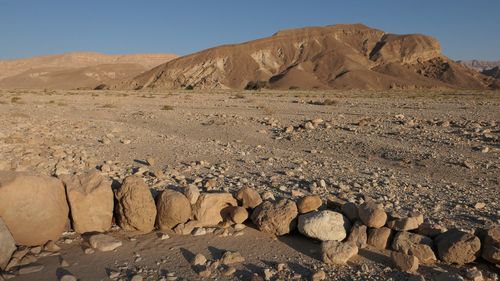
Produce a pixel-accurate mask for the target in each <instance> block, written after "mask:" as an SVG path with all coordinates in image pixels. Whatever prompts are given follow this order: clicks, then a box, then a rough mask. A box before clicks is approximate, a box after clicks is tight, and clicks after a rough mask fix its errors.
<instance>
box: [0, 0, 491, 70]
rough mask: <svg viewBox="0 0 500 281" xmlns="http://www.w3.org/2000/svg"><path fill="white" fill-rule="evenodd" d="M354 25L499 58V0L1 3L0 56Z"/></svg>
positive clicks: (123, 49) (182, 43)
mask: <svg viewBox="0 0 500 281" xmlns="http://www.w3.org/2000/svg"><path fill="white" fill-rule="evenodd" d="M357 22H361V23H364V24H366V25H368V26H371V27H376V28H380V29H383V30H385V31H386V32H391V33H423V34H429V35H432V36H435V37H437V38H438V39H439V40H440V42H441V44H442V46H443V50H444V53H445V54H446V55H448V56H449V57H451V58H453V59H472V58H477V59H488V60H500V0H379V1H374V0H365V1H360V0H359V1H357V0H342V1H336V0H318V1H314V0H301V1H296V0H281V1H277V0H267V1H264V0H253V1H250V0H248V1H238V0H199V1H189V0H184V1H167V0H164V1H146V0H144V1H142V0H135V1H128V0H100V1H97V0H81V1H80V0H54V1H51V0H46V1H42V0H31V1H28V0H0V59H11V58H20V57H29V56H35V55H45V54H55V53H62V52H71V51H97V52H103V53H112V54H124V53H146V52H147V53H163V52H164V53H177V54H181V55H183V54H189V53H191V52H194V51H198V50H202V49H205V48H209V47H213V46H216V45H220V44H226V43H238V42H242V41H248V40H252V39H256V38H260V37H265V36H269V35H271V34H273V33H274V32H276V31H278V30H280V29H286V28H294V27H303V26H313V25H330V24H337V23H357Z"/></svg>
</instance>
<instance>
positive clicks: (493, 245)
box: [482, 225, 500, 264]
mask: <svg viewBox="0 0 500 281" xmlns="http://www.w3.org/2000/svg"><path fill="white" fill-rule="evenodd" d="M482 257H483V259H485V260H487V261H489V262H491V263H494V264H500V226H498V225H497V226H494V227H492V228H490V229H488V231H487V232H486V234H485V236H484V242H483V253H482Z"/></svg>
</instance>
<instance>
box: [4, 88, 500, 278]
mask: <svg viewBox="0 0 500 281" xmlns="http://www.w3.org/2000/svg"><path fill="white" fill-rule="evenodd" d="M320 119H321V120H320ZM311 121H314V122H312V123H308V122H311ZM313 123H314V124H313ZM311 125H313V126H311ZM153 160H154V161H153ZM148 162H149V163H150V164H153V165H148ZM96 168H97V169H98V170H99V171H102V173H103V174H105V175H106V176H109V177H110V178H111V179H114V180H116V181H117V182H121V181H122V180H123V178H124V177H126V176H128V175H131V174H137V175H140V176H141V177H143V178H144V179H145V180H146V182H147V183H148V184H149V186H150V187H151V188H152V189H153V190H161V189H164V188H165V187H169V186H176V185H182V184H185V183H186V182H187V183H193V182H194V183H199V186H200V187H202V189H212V190H225V191H230V192H236V191H237V190H238V189H240V188H241V187H242V186H253V187H255V188H256V189H257V190H259V191H260V192H266V191H269V192H271V193H273V194H274V196H275V197H284V198H297V197H300V196H302V195H304V194H318V195H320V196H321V197H322V198H323V199H324V200H325V202H326V200H327V199H328V198H332V197H333V198H341V199H345V200H347V201H351V202H356V203H360V202H362V200H364V199H365V198H367V197H372V198H376V199H377V200H379V201H382V202H383V203H384V206H385V209H386V210H387V211H395V212H399V213H407V212H410V211H417V212H421V213H423V214H424V217H425V218H426V219H428V220H429V221H431V222H436V223H439V224H441V225H444V226H446V227H448V228H451V227H460V228H463V229H466V230H467V229H473V228H478V227H487V226H490V225H493V224H498V223H499V222H500V208H499V207H500V206H499V205H498V204H499V199H500V195H499V194H500V192H499V191H500V94H499V93H498V92H493V91H487V92H471V91H462V92H438V91H435V92H431V91H427V92H419V91H415V92H409V91H405V92H397V91H392V92H368V91H366V92H363V91H329V92H302V91H261V92H258V91H255V92H238V91H204V92H202V91H163V92H153V91H20V90H19V91H7V90H3V91H0V170H18V171H33V172H35V173H38V174H43V175H62V174H68V173H73V172H81V171H86V170H89V169H96ZM214 183H215V184H214ZM111 233H112V234H113V235H114V236H116V237H119V238H120V239H121V240H122V241H123V246H122V247H120V248H118V249H117V250H116V251H114V252H106V253H100V252H96V253H93V254H90V255H86V254H85V253H84V250H83V249H84V246H82V245H84V244H85V237H80V236H79V235H76V234H74V233H71V232H68V233H66V234H65V235H64V236H63V238H61V240H60V241H58V245H59V246H60V247H61V248H62V250H61V252H60V255H57V256H49V257H42V258H39V259H38V261H37V262H38V263H40V264H42V265H44V268H43V270H42V271H40V272H36V273H31V274H26V275H20V276H16V277H14V278H13V279H12V280H16V281H17V280H56V279H57V277H58V276H61V275H63V274H64V273H65V272H70V273H72V274H73V275H74V276H76V277H77V278H79V279H80V280H108V278H109V275H110V273H111V272H120V273H121V275H120V276H121V277H120V278H123V280H129V279H127V278H130V277H131V276H133V275H135V274H141V275H142V276H143V277H144V278H145V279H146V280H158V279H159V278H161V277H162V276H163V277H164V278H165V279H164V280H174V279H173V276H175V277H177V278H178V279H177V280H198V279H201V277H200V276H199V275H198V271H197V268H196V267H194V266H192V265H191V259H192V257H193V256H194V255H195V254H198V253H202V254H204V255H205V256H206V257H207V258H208V259H209V260H214V259H218V258H220V255H221V254H222V252H224V251H226V250H231V251H238V252H239V253H241V254H242V255H243V257H244V258H245V262H243V263H241V264H239V265H238V266H237V267H236V269H237V271H236V273H234V274H233V275H230V276H224V275H223V274H219V275H217V276H216V279H217V280H250V278H251V277H252V275H253V274H254V273H257V274H259V275H261V276H264V271H265V270H266V269H267V271H272V270H276V268H277V266H278V264H280V263H284V264H285V265H286V266H285V267H286V269H285V270H283V271H281V272H279V273H276V274H274V276H273V277H272V280H310V278H311V275H312V274H313V273H315V272H317V271H320V270H324V271H325V272H326V273H327V275H328V276H329V280H336V279H337V280H391V279H392V280H405V279H406V278H408V277H410V275H409V274H406V273H401V272H399V271H398V270H396V269H395V268H394V267H393V265H392V263H391V262H390V259H389V258H388V252H387V251H378V250H375V249H371V248H370V247H368V248H366V249H363V250H361V251H360V254H359V255H358V256H357V257H355V258H354V259H352V260H351V261H350V262H349V265H348V266H328V265H325V264H324V263H323V262H322V261H321V258H320V254H319V245H320V244H319V243H318V242H317V241H314V240H312V239H308V238H304V237H303V236H301V235H299V234H296V233H294V234H292V235H288V236H284V237H279V238H275V237H274V236H272V235H268V234H265V233H262V232H259V231H257V230H256V229H254V228H253V227H252V225H251V223H249V224H248V227H247V228H245V229H244V230H242V231H240V232H238V233H237V234H236V233H235V234H234V235H230V236H228V237H219V236H217V235H215V234H207V235H202V236H192V235H187V236H179V235H175V234H172V233H171V234H170V238H169V239H165V240H162V239H160V238H159V236H161V234H160V233H159V232H153V233H150V234H146V235H135V234H133V233H128V232H124V231H122V230H118V229H115V230H114V231H112V232H111ZM61 258H63V259H64V260H65V261H67V262H68V263H69V266H67V267H64V268H63V267H61V263H60V261H61ZM472 267H477V268H479V270H481V271H482V272H483V275H484V276H485V277H491V278H494V274H495V272H498V268H495V266H493V265H491V264H487V263H484V262H477V263H473V264H468V265H466V266H463V267H456V266H450V265H447V264H444V263H441V262H438V263H436V264H434V265H425V266H421V267H420V269H419V273H420V274H422V275H423V276H425V277H426V280H432V278H433V277H434V276H436V275H437V274H438V273H439V272H442V271H451V272H458V273H460V274H461V275H464V276H465V275H466V274H467V271H468V270H469V269H470V268H472ZM127 276H128V277H127ZM169 278H170V279H169ZM280 278H281V279H280Z"/></svg>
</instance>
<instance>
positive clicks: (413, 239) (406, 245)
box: [392, 231, 433, 254]
mask: <svg viewBox="0 0 500 281" xmlns="http://www.w3.org/2000/svg"><path fill="white" fill-rule="evenodd" d="M420 244H423V245H427V246H429V247H432V246H433V241H432V239H430V238H429V237H427V236H423V235H420V234H416V233H412V232H407V231H403V232H398V233H396V235H395V236H394V240H393V241H392V249H393V250H395V251H398V252H402V253H405V254H408V253H409V251H410V249H411V248H412V247H413V246H415V245H420Z"/></svg>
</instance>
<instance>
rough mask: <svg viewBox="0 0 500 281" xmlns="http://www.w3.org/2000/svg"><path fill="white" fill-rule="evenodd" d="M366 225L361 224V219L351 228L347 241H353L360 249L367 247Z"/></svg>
mask: <svg viewBox="0 0 500 281" xmlns="http://www.w3.org/2000/svg"><path fill="white" fill-rule="evenodd" d="M367 239H368V238H367V233H366V225H363V224H361V223H360V222H359V221H358V222H356V223H355V224H354V226H353V227H352V228H351V232H350V233H349V236H348V237H347V242H352V243H354V244H356V246H358V248H359V249H363V248H366V244H367Z"/></svg>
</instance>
